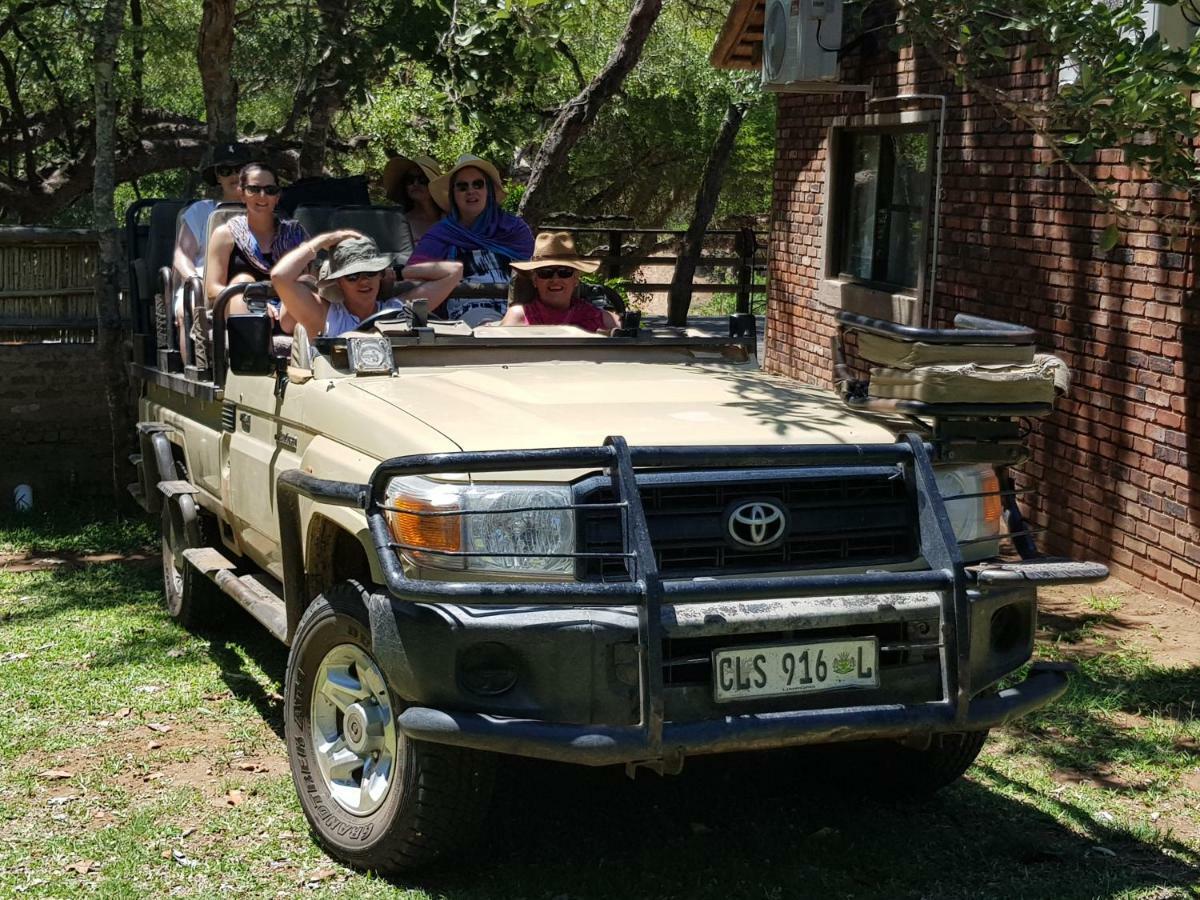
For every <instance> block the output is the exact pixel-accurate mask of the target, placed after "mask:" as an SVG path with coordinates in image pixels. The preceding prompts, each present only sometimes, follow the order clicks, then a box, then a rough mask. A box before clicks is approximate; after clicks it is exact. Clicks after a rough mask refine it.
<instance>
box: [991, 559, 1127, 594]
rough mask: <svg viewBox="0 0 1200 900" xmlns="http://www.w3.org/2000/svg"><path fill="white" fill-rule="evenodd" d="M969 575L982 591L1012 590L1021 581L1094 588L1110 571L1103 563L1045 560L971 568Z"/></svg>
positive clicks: (1043, 584) (1044, 584)
mask: <svg viewBox="0 0 1200 900" xmlns="http://www.w3.org/2000/svg"><path fill="white" fill-rule="evenodd" d="M967 575H968V576H974V578H975V582H976V584H978V585H980V586H981V587H987V586H992V585H996V586H1006V587H1011V586H1012V585H1013V584H1017V583H1020V582H1022V581H1027V582H1029V583H1031V584H1035V585H1037V586H1039V587H1050V586H1051V585H1056V584H1095V583H1096V582H1098V581H1103V580H1104V579H1105V578H1107V577H1108V567H1107V566H1105V565H1103V564H1102V563H1094V562H1077V561H1075V560H1071V559H1057V558H1053V557H1042V558H1040V559H1032V560H1029V561H1025V562H1011V563H994V562H992V563H985V564H983V565H980V566H968V567H967Z"/></svg>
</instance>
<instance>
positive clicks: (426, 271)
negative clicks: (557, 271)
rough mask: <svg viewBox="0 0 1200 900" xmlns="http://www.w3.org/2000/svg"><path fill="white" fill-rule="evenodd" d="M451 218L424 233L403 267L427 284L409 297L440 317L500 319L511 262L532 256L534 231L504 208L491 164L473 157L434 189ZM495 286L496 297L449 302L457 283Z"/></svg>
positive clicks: (413, 278) (456, 166) (409, 275)
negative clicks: (423, 303)
mask: <svg viewBox="0 0 1200 900" xmlns="http://www.w3.org/2000/svg"><path fill="white" fill-rule="evenodd" d="M429 192H430V194H432V195H433V199H434V202H436V203H437V204H438V206H440V207H442V209H445V210H448V212H447V214H446V218H444V219H442V220H441V221H440V222H438V223H437V224H436V225H434V226H433V227H432V228H430V229H429V231H427V232H425V236H424V237H422V238H421V240H420V242H419V243H418V244H417V247H416V249H415V250H414V251H413V254H412V256H411V257H409V260H408V265H407V266H405V267H404V278H405V279H407V280H410V281H419V282H422V283H421V284H420V285H418V286H417V287H416V288H414V289H412V290H411V291H409V292H408V293H407V294H405V299H407V300H422V299H423V300H426V301H427V302H428V303H429V308H430V311H431V312H433V313H434V314H435V315H437V316H438V317H439V318H444V319H461V318H466V319H467V320H468V321H471V322H472V324H478V323H479V322H482V321H487V320H496V319H499V318H500V317H501V316H503V315H504V311H505V309H507V307H508V300H507V299H506V295H507V292H508V281H509V278H510V277H511V273H510V272H509V263H512V262H523V261H525V260H527V259H529V256H530V254H531V253H532V252H533V234H532V233H531V232H530V231H529V226H528V225H526V224H525V223H524V222H523V221H521V220H520V219H519V218H517V217H516V216H514V215H511V214H509V213H506V212H504V210H502V209H501V208H500V203H501V201H503V200H504V186H503V185H502V184H501V183H500V173H499V172H498V171H497V170H496V167H495V166H493V165H492V164H491V163H490V162H488V161H487V160H484V159H480V158H479V157H477V156H471V155H469V154H467V155H464V156H460V157H459V158H458V162H456V163H455V164H454V168H452V169H451V170H450V171H449V172H447V173H446V174H445V175H442V176H441V177H440V178H437V179H435V180H434V181H433V182H432V183H431V184H430V185H429ZM460 282H462V283H466V284H477V285H485V284H495V285H498V288H497V296H495V297H484V298H464V297H452V298H450V299H447V297H449V295H450V292H451V291H453V290H454V288H455V287H457V286H458V284H459V283H460Z"/></svg>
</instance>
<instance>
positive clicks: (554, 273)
mask: <svg viewBox="0 0 1200 900" xmlns="http://www.w3.org/2000/svg"><path fill="white" fill-rule="evenodd" d="M533 274H534V275H536V276H537V277H538V278H541V279H543V280H545V279H547V278H570V277H571V276H573V275H576V274H578V273H577V272H576V271H575V270H574V269H572V268H571V267H570V266H542V267H541V268H540V269H534V270H533Z"/></svg>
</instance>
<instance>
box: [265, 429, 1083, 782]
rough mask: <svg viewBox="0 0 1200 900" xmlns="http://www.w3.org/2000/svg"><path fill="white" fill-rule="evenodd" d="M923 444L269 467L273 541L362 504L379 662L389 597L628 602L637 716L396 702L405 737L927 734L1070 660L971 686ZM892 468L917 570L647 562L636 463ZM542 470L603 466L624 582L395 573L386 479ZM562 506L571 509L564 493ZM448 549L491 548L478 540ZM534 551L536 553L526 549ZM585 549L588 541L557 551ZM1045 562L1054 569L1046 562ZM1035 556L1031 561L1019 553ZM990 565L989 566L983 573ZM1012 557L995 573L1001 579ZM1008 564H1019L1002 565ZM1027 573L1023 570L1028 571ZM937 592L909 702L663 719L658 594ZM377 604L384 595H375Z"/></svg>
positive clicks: (623, 754)
mask: <svg viewBox="0 0 1200 900" xmlns="http://www.w3.org/2000/svg"><path fill="white" fill-rule="evenodd" d="M933 452H934V451H933V448H932V447H931V446H930V445H928V444H926V443H925V442H924V441H923V440H922V439H921V438H920V437H919V436H917V435H915V434H909V435H906V436H905V438H904V439H903V440H902V441H900V442H898V443H894V444H848V445H834V446H822V445H817V446H791V447H630V446H629V445H628V444H627V443H626V441H625V439H624V438H621V437H610V438H608V439H606V440H605V442H604V444H603V445H601V446H595V447H577V448H555V449H544V450H498V451H476V452H455V453H437V454H424V455H412V456H404V457H397V458H394V459H389V460H386V461H384V462H383V463H381V464H380V465H379V466H378V467H377V468H376V469H375V471H374V473H373V474H372V476H371V480H370V483H369V484H354V483H348V482H337V481H328V480H324V479H320V478H316V477H314V476H312V475H307V474H305V473H303V472H301V471H299V470H295V469H293V470H290V471H287V472H283V473H281V474H280V476H279V478H278V483H277V488H278V493H277V497H278V501H279V506H278V510H279V517H280V538H281V543H282V545H283V546H284V547H285V548H287V547H302V546H304V544H303V535H302V533H301V523H300V513H299V499H300V497H307V498H309V499H312V500H315V501H318V502H321V503H330V504H336V505H342V506H357V507H360V508H362V509H363V510H364V511H365V513H366V517H367V523H368V527H369V530H370V534H371V537H372V540H373V542H374V545H375V549H376V552H377V554H378V559H379V563H380V568H381V569H382V571H383V574H384V578H385V581H386V586H387V589H388V593H389V594H390V598H384V600H385V601H386V602H385V603H384V604H380V603H379V601H378V600H373V601H371V602H372V608H371V610H370V619H371V631H372V639H373V642H374V650H375V652H376V655H377V656H378V657H379V661H380V663H381V665H382V666H383V667H384V669H385V671H389V670H391V671H395V670H396V669H400V670H402V669H403V668H404V667H405V666H406V665H407V659H406V655H405V653H404V651H403V641H402V638H401V636H400V635H399V634H397V633H396V632H397V629H396V622H395V617H394V615H392V613H391V610H390V603H391V602H397V601H398V602H416V603H454V604H467V605H485V606H486V605H535V606H536V605H544V606H555V605H558V606H603V607H612V606H636V608H637V612H638V645H639V654H638V669H639V677H638V696H639V721H638V724H637V725H629V726H612V725H595V724H589V725H573V724H561V723H555V722H546V721H540V720H533V719H512V718H504V717H498V716H492V715H484V714H480V713H474V712H462V711H457V710H442V709H432V708H428V707H421V706H409V707H408V708H406V709H405V710H404V712H403V713H401V714H400V716H399V719H398V723H399V727H400V728H401V730H402V731H404V732H405V733H406V734H407V735H408V736H410V737H412V738H415V739H420V740H427V741H432V742H436V743H444V744H453V745H457V746H463V747H471V748H476V749H481V750H489V751H495V752H503V753H514V754H518V755H524V756H533V757H539V758H544V759H552V760H559V761H564V762H574V763H582V764H586V765H607V764H612V763H622V762H637V761H650V760H661V759H678V758H680V757H682V756H685V755H692V754H701V753H716V752H725V751H733V750H752V749H763V748H770V747H780V746H787V745H794V744H805V743H826V742H833V741H844V740H860V739H867V738H889V737H894V738H898V737H905V736H912V735H931V734H937V733H943V732H956V731H970V730H978V729H983V728H989V727H993V726H997V725H1001V724H1003V723H1004V722H1006V721H1008V720H1010V719H1012V718H1015V717H1017V716H1020V715H1023V714H1024V713H1026V712H1029V711H1031V710H1033V709H1037V708H1038V707H1040V706H1043V705H1044V704H1046V703H1049V702H1050V701H1052V700H1054V699H1055V698H1057V697H1058V696H1060V695H1061V694H1062V693H1063V692H1064V691H1065V690H1066V688H1067V671H1068V669H1069V667H1068V666H1065V665H1062V664H1046V663H1039V664H1034V666H1033V667H1032V668H1031V670H1030V672H1029V674H1028V676H1027V677H1026V678H1025V680H1024V681H1022V682H1021V683H1019V684H1017V685H1014V686H1012V687H1009V688H1007V689H1005V690H1001V691H999V692H998V693H995V694H992V695H990V696H981V697H975V698H973V697H972V689H971V684H970V665H969V658H968V657H969V647H970V641H969V633H968V631H969V622H970V608H969V604H970V602H971V601H970V598H969V596H968V586H969V585H975V584H978V585H982V582H983V580H984V579H983V573H980V572H968V570H967V569H966V567H965V566H964V564H963V560H962V555H961V553H960V552H959V545H958V541H957V539H956V538H955V534H954V530H953V528H952V526H951V524H950V520H949V518H948V516H947V513H946V506H945V501H944V499H943V498H942V496H941V494H940V492H939V491H938V487H937V483H936V481H935V478H934V470H933V464H932V456H933ZM879 466H894V467H895V470H896V474H897V477H903V478H904V479H905V482H906V484H907V486H908V490H909V491H910V492H911V494H912V495H913V496H914V497H915V502H916V509H917V520H918V522H917V524H918V527H919V531H920V538H919V547H920V555H921V557H922V558H923V559H924V561H925V563H926V564H927V568H925V569H922V570H919V571H903V572H879V571H875V572H872V571H868V572H862V573H846V574H796V575H783V576H772V577H736V578H722V579H720V580H697V581H691V580H667V579H664V578H663V577H662V576H661V575H660V573H659V570H658V566H657V564H656V561H655V554H654V550H653V546H652V543H651V537H650V533H649V527H648V525H647V520H646V515H645V512H644V510H643V508H642V501H641V496H640V493H639V490H638V479H637V473H638V472H639V471H646V470H654V469H658V470H664V469H667V470H695V469H714V468H718V467H721V468H792V467H794V468H805V469H810V468H813V467H824V468H831V469H833V470H835V471H836V472H837V473H839V474H843V473H844V474H845V475H847V476H853V475H854V474H855V471H856V470H859V471H861V470H863V469H865V468H866V467H876V468H875V471H878V467H879ZM548 469H580V470H591V471H594V470H602V471H604V472H605V473H606V474H607V475H608V476H609V477H610V478H611V482H612V489H613V496H614V497H615V502H614V503H612V504H609V505H611V506H613V507H616V508H618V509H619V510H620V513H621V516H620V518H621V522H622V528H621V532H622V552H621V553H620V554H603V555H606V556H619V557H620V558H621V559H622V561H623V563H624V566H625V571H626V574H627V575H628V580H626V581H620V582H576V581H571V582H565V581H545V582H531V581H519V582H515V581H509V582H500V581H492V582H487V581H481V582H469V581H431V580H419V579H414V578H409V577H407V576H406V575H405V573H404V567H403V565H402V563H401V560H400V553H399V551H400V550H401V549H403V546H402V545H399V544H397V543H396V541H395V539H394V537H393V535H392V533H391V531H390V529H389V527H388V523H387V520H386V517H385V513H386V512H387V511H388V509H389V508H388V507H387V505H386V498H385V492H386V490H387V485H388V483H389V481H390V480H391V479H392V478H395V477H401V476H411V475H436V474H448V473H459V474H462V473H470V474H471V475H472V476H475V475H478V474H483V473H488V472H500V471H534V470H548ZM571 508H583V507H579V506H572V507H571ZM461 555H489V556H496V555H504V554H498V553H479V554H461ZM525 555H528V556H539V557H541V556H545V555H546V554H544V553H538V554H533V553H530V554H525ZM567 555H569V556H587V555H589V554H586V553H577V554H567ZM1056 567H1057V568H1056ZM1030 568H1031V569H1032V568H1035V567H1032V566H1031V567H1030ZM1036 568H1037V570H1038V575H1037V577H1036V580H1037V581H1038V582H1039V583H1042V584H1049V583H1059V584H1061V583H1073V582H1084V581H1097V580H1100V579H1101V578H1103V577H1104V576H1105V575H1107V570H1106V569H1104V567H1103V566H1099V565H1093V564H1080V563H1054V562H1050V563H1047V562H1041V563H1038V564H1037V566H1036ZM993 574H995V573H993ZM1011 576H1013V571H1012V567H1006V571H1004V572H1003V577H997V578H995V579H994V580H995V582H1008V583H1011ZM1016 577H1020V576H1016ZM1030 580H1031V581H1032V580H1034V578H1033V577H1032V576H1031V577H1030ZM304 583H305V577H304V562H303V559H302V558H301V554H300V553H299V552H293V553H287V554H285V559H284V585H285V595H286V599H287V605H288V618H289V637H290V636H291V634H292V633H294V627H295V622H296V621H298V619H299V616H300V613H302V611H303V606H304V604H305V602H306V598H304V597H303V596H302V591H303V585H304ZM914 591H932V592H937V593H938V595H939V597H940V623H941V634H940V636H939V637H940V663H941V664H940V669H941V699H940V700H937V701H932V702H923V703H916V704H911V705H900V704H879V705H863V706H854V707H846V708H840V709H813V710H794V711H787V712H766V713H761V712H760V713H754V714H745V715H727V716H723V717H720V718H715V719H707V720H701V721H688V722H667V721H664V713H663V711H664V702H663V692H664V687H663V673H662V644H663V641H662V638H663V625H662V619H661V611H662V606H663V604H664V603H670V604H679V603H701V602H713V601H717V600H722V601H749V600H768V599H776V600H778V599H787V598H800V597H828V596H846V595H870V594H882V593H905V592H914ZM381 606H382V608H380V607H381Z"/></svg>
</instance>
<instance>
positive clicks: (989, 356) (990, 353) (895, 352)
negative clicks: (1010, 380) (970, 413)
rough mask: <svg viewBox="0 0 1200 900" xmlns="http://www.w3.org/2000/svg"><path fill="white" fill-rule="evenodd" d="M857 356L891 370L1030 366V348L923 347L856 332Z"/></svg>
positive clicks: (991, 345) (928, 345)
mask: <svg viewBox="0 0 1200 900" xmlns="http://www.w3.org/2000/svg"><path fill="white" fill-rule="evenodd" d="M857 334H858V353H859V355H860V356H862V358H863V359H865V360H868V361H870V362H873V363H875V364H876V365H880V366H887V367H889V368H894V369H912V368H916V367H917V366H936V365H956V364H958V363H980V364H981V365H1022V364H1027V363H1031V362H1033V352H1034V348H1033V344H924V343H921V342H920V341H902V340H897V339H896V338H890V337H884V336H882V335H879V334H871V333H870V332H868V331H860V332H857Z"/></svg>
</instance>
